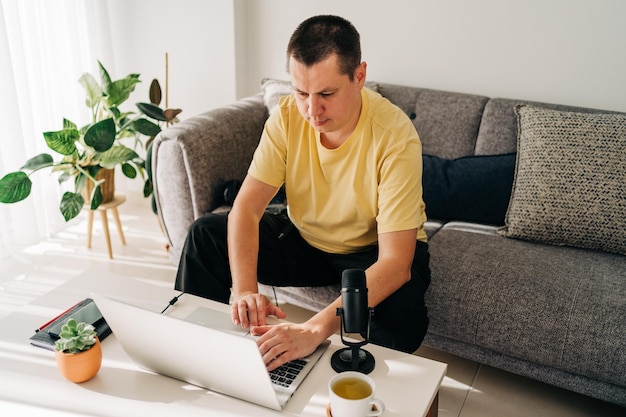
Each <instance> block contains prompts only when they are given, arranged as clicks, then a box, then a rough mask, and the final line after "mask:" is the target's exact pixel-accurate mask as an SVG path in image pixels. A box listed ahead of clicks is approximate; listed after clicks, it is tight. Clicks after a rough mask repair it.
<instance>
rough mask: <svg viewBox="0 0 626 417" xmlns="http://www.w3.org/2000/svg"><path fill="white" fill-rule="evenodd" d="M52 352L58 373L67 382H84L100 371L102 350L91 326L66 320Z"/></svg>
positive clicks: (73, 320) (71, 319)
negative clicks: (53, 352)
mask: <svg viewBox="0 0 626 417" xmlns="http://www.w3.org/2000/svg"><path fill="white" fill-rule="evenodd" d="M54 351H55V357H56V361H57V366H58V368H59V371H60V372H61V375H63V376H64V377H65V378H66V379H67V380H69V381H72V382H85V381H87V380H89V379H91V378H93V377H94V376H95V375H96V374H97V373H98V371H99V370H100V365H101V364H102V348H101V347H100V340H99V339H98V336H97V334H96V330H95V328H94V327H93V326H92V325H91V324H87V323H85V322H80V323H77V322H76V320H75V319H73V318H70V319H68V320H67V322H66V323H65V324H64V325H63V327H62V328H61V333H59V339H58V340H57V341H56V342H55V344H54Z"/></svg>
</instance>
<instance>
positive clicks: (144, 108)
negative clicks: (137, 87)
mask: <svg viewBox="0 0 626 417" xmlns="http://www.w3.org/2000/svg"><path fill="white" fill-rule="evenodd" d="M137 108H138V109H139V111H140V112H142V113H143V114H145V115H146V116H148V117H150V118H151V119H155V120H160V121H162V122H167V119H166V118H165V116H164V115H163V110H162V109H161V108H160V107H158V106H155V105H154V104H151V103H137Z"/></svg>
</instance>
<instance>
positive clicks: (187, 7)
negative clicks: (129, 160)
mask: <svg viewBox="0 0 626 417" xmlns="http://www.w3.org/2000/svg"><path fill="white" fill-rule="evenodd" d="M107 4H108V13H109V22H110V25H111V32H112V36H113V51H114V59H115V62H114V63H112V64H110V65H107V64H105V63H103V64H105V66H108V67H110V68H114V69H115V74H111V76H112V77H114V78H121V77H124V76H126V75H128V74H130V73H139V74H140V75H141V80H142V83H141V84H139V85H138V86H137V87H136V89H135V93H134V94H133V96H132V97H131V100H129V103H135V102H138V101H148V90H149V87H150V82H151V81H152V79H154V78H157V79H158V80H159V83H160V84H161V87H162V89H163V102H162V106H164V105H165V53H166V52H167V53H168V56H169V65H168V67H169V89H168V92H169V94H168V98H169V103H168V104H169V107H172V108H181V109H182V110H183V113H181V115H180V118H187V117H190V116H193V115H194V114H197V113H201V112H203V111H206V110H207V109H209V108H213V107H218V106H220V105H223V104H227V103H229V102H231V101H232V100H233V99H234V98H235V91H236V90H235V88H236V71H235V36H234V35H235V16H234V10H233V0H177V1H171V0H170V1H168V0H107ZM110 72H113V70H111V69H110Z"/></svg>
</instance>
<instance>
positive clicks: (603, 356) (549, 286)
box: [426, 222, 626, 387]
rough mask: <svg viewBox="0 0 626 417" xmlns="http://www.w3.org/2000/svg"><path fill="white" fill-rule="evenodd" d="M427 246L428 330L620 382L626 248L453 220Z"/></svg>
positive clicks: (625, 358)
mask: <svg viewBox="0 0 626 417" xmlns="http://www.w3.org/2000/svg"><path fill="white" fill-rule="evenodd" d="M429 252H430V256H431V259H430V268H431V273H432V281H431V284H430V287H429V288H428V291H427V292H426V305H427V306H428V315H429V316H430V323H431V324H430V327H429V329H428V332H429V333H432V334H436V335H439V336H443V337H446V338H449V339H453V340H458V341H462V342H465V343H469V344H473V345H476V346H480V347H482V348H484V349H488V350H490V351H491V352H492V353H494V352H497V354H501V355H506V356H508V357H511V358H517V359H521V360H525V361H528V362H530V363H534V364H538V365H544V366H550V367H555V368H557V369H562V370H565V371H567V372H571V373H572V374H579V375H586V376H589V377H591V378H594V379H597V380H602V381H606V382H607V383H610V384H615V385H617V386H622V387H624V386H626V354H625V353H624V349H623V343H624V338H623V334H624V332H623V328H624V323H625V322H626V306H625V305H624V300H625V299H626V298H625V297H626V286H625V285H624V277H625V276H626V257H624V256H621V255H617V254H611V253H606V252H600V251H589V250H585V249H579V248H570V247H562V246H552V245H543V244H537V243H532V242H528V241H523V240H518V239H506V238H503V237H501V236H499V235H498V234H497V233H496V228H495V227H489V226H484V225H476V224H470V223H460V222H450V223H447V224H446V225H445V226H444V227H443V228H442V229H441V230H440V231H439V232H437V233H436V234H435V235H434V236H433V238H432V239H431V240H430V241H429ZM494 356H496V355H494ZM529 371H531V372H532V370H529Z"/></svg>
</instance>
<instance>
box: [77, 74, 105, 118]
mask: <svg viewBox="0 0 626 417" xmlns="http://www.w3.org/2000/svg"><path fill="white" fill-rule="evenodd" d="M105 72H106V70H105ZM78 82H79V83H80V85H82V86H83V88H84V89H85V92H86V93H87V98H86V99H85V104H87V107H89V108H91V109H93V108H94V107H96V105H97V104H98V103H99V102H100V100H102V88H100V86H99V85H98V82H97V81H96V79H95V78H94V77H93V75H91V74H89V73H84V74H83V75H82V76H81V77H80V78H79V79H78Z"/></svg>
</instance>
